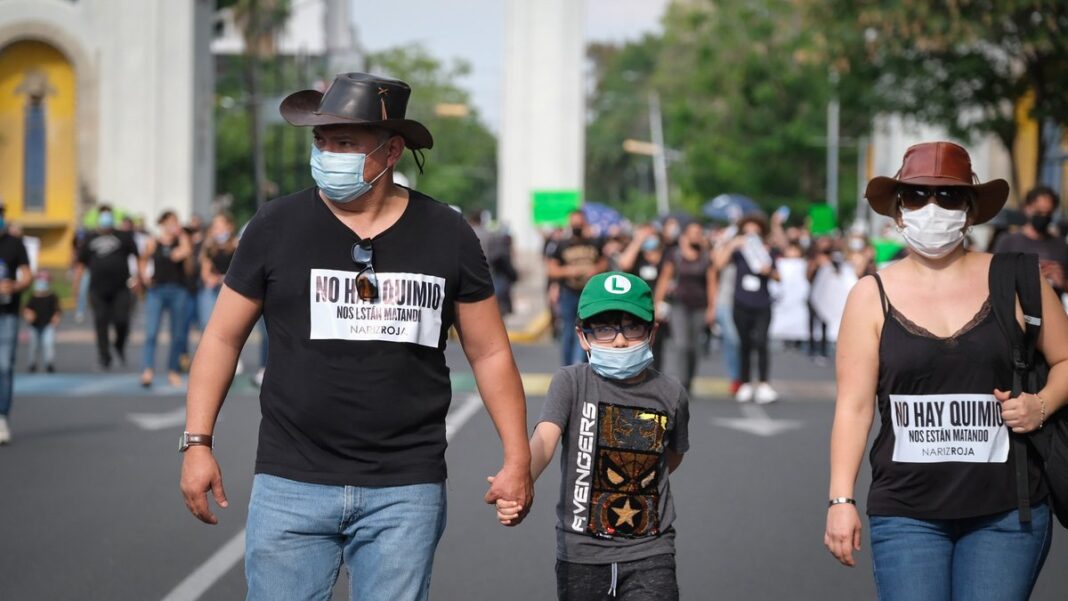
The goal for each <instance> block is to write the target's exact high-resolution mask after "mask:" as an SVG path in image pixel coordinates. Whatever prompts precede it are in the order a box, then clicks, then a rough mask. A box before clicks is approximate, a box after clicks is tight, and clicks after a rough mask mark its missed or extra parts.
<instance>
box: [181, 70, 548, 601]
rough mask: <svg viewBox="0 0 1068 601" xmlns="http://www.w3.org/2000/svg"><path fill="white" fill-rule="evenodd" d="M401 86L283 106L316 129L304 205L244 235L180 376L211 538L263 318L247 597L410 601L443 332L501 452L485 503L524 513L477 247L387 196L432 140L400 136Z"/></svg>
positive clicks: (383, 82)
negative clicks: (231, 405) (339, 583)
mask: <svg viewBox="0 0 1068 601" xmlns="http://www.w3.org/2000/svg"><path fill="white" fill-rule="evenodd" d="M410 93H411V89H410V88H409V87H408V85H407V84H405V83H404V82H401V81H397V80H394V79H387V78H383V77H377V76H373V75H367V74H363V73H347V74H342V75H338V76H337V77H335V79H334V81H333V83H332V84H331V85H330V87H329V88H328V89H327V90H326V92H325V93H323V92H319V91H316V90H304V91H300V92H297V93H295V94H291V95H289V96H287V97H286V98H285V99H284V100H283V101H282V104H281V112H282V116H283V117H284V118H285V119H286V120H287V121H288V122H289V123H291V124H293V125H297V126H310V127H312V128H313V129H312V135H313V136H314V144H313V146H312V151H311V160H310V166H311V173H312V177H313V178H314V180H315V182H316V187H314V188H309V189H306V190H303V191H300V192H297V193H295V194H291V195H289V196H285V197H282V198H276V199H274V200H271V201H270V202H268V203H266V204H265V205H263V206H262V207H260V209H259V211H257V213H256V215H255V216H254V217H253V218H252V220H251V221H250V222H249V224H248V226H247V228H246V229H245V232H244V234H243V235H242V237H241V243H240V245H239V246H238V248H237V252H236V254H235V255H234V259H233V262H232V263H231V264H230V268H229V269H228V270H227V272H226V278H225V281H224V285H223V288H222V291H221V292H220V293H219V298H218V302H217V303H216V305H215V310H214V313H213V318H212V319H211V321H210V322H209V323H208V332H207V334H206V335H205V336H204V338H203V340H202V341H201V344H200V348H199V349H198V351H197V354H196V356H195V358H194V361H193V370H192V373H191V375H190V382H189V398H188V402H187V411H186V415H187V418H186V432H185V434H184V435H183V451H185V457H184V459H183V464H182V480H181V488H182V493H183V495H184V497H185V501H186V505H187V507H188V508H189V510H190V512H191V513H193V515H194V516H196V517H197V518H198V519H200V520H202V521H204V522H206V523H216V521H217V520H216V518H215V516H214V515H213V513H212V512H211V511H210V510H209V508H208V501H207V493H208V492H209V491H210V492H212V493H213V494H214V497H215V500H216V502H218V503H220V504H221V505H222V506H223V507H225V506H226V497H225V494H224V493H223V489H222V476H221V474H220V472H219V466H218V463H217V462H216V460H215V457H214V456H213V455H212V445H213V443H214V438H213V434H214V428H215V421H216V418H217V416H218V414H219V410H220V408H221V406H222V403H223V399H224V397H225V395H226V391H227V388H228V385H229V383H230V381H231V378H232V377H233V373H234V367H235V366H236V364H237V358H238V354H239V352H240V349H241V347H242V346H243V344H244V342H245V340H246V339H247V337H248V334H249V331H250V330H251V329H252V327H253V325H254V324H255V323H256V320H257V319H258V318H259V317H260V316H261V315H262V316H263V317H264V319H265V321H266V324H267V331H268V333H269V335H270V341H271V343H270V349H269V353H270V356H269V358H268V365H269V368H268V370H267V372H266V376H265V378H264V381H263V387H262V388H261V391H260V403H261V413H262V416H263V418H262V423H261V424H260V429H259V444H258V446H257V459H256V475H255V478H254V480H253V484H252V498H251V500H250V502H249V511H248V523H247V528H246V530H247V534H246V539H245V574H246V577H247V579H248V597H249V599H256V600H257V601H263V600H270V599H278V600H290V599H323V598H328V597H329V596H330V591H331V590H332V589H333V587H334V583H335V580H336V579H337V576H338V568H339V565H340V562H342V561H344V563H345V566H346V567H347V569H348V573H349V583H350V584H349V597H350V598H351V599H357V598H359V599H360V600H361V601H377V600H382V601H387V600H388V601H422V600H425V599H426V598H427V595H428V593H429V588H430V576H431V568H432V565H433V559H434V551H435V549H436V548H437V544H438V541H439V540H440V538H441V535H442V532H443V530H444V528H445V513H446V512H445V505H446V488H445V476H446V469H445V447H446V446H447V445H446V438H445V416H446V414H447V413H448V410H449V404H450V402H451V399H452V391H451V386H450V383H449V367H448V366H447V364H446V361H445V353H444V351H445V346H446V343H447V340H448V331H449V329H450V328H451V327H452V326H453V325H455V326H456V328H457V331H458V332H459V333H460V340H461V345H462V347H463V350H464V353H465V355H466V356H467V359H468V361H469V363H470V365H471V368H472V371H473V372H474V375H475V380H476V382H477V385H478V387H479V390H480V391H481V394H482V399H483V402H484V403H485V405H486V408H487V409H488V411H489V414H490V417H491V418H492V419H493V422H494V425H495V426H496V429H497V432H498V433H499V436H500V438H501V441H502V443H503V446H504V465H503V467H502V468H501V470H500V471H499V472H498V473H497V475H496V477H495V481H494V483H493V484H492V486H491V487H490V490H489V491H488V492H487V493H486V495H485V498H484V500H485V501H486V502H487V503H490V504H493V503H495V502H496V501H497V500H498V499H508V500H514V501H517V502H519V503H520V504H521V505H522V506H523V507H524V508H529V507H530V503H531V502H532V500H533V497H532V482H531V479H530V448H529V446H528V443H527V438H526V431H527V430H526V424H527V421H526V403H525V399H524V396H523V387H522V383H521V381H520V379H519V372H518V370H517V369H516V366H515V360H514V358H513V356H512V353H511V348H510V347H509V345H508V336H507V333H506V331H505V329H504V323H503V321H502V320H501V317H500V313H499V312H498V310H497V302H496V300H495V299H494V298H493V283H492V281H491V279H490V274H489V269H488V267H487V265H486V260H485V257H483V255H482V250H481V248H480V247H479V243H478V238H477V237H476V236H475V234H474V232H473V231H472V230H471V227H470V226H469V225H468V224H467V223H466V222H465V221H464V219H463V217H462V216H461V215H459V214H458V213H456V212H455V211H453V210H452V209H451V208H450V207H449V206H448V205H447V204H444V203H441V202H438V201H436V200H434V199H432V198H430V197H428V196H426V195H424V194H421V193H420V192H417V191H415V190H411V189H408V188H405V187H402V186H398V185H396V184H394V183H393V173H394V169H395V167H396V164H397V162H398V161H400V159H401V157H402V155H403V153H404V150H405V148H410V149H411V150H412V153H413V155H415V158H416V161H417V164H419V165H422V162H423V161H424V160H425V159H424V158H423V154H422V152H421V151H422V150H423V149H427V148H430V147H431V146H432V145H433V138H432V137H431V135H430V132H429V131H427V129H426V128H425V127H424V126H423V125H422V124H421V123H419V122H417V121H414V120H411V119H405V117H404V115H405V110H406V107H407V102H408V96H409V94H410Z"/></svg>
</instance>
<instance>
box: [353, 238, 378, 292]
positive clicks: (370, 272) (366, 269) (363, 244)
mask: <svg viewBox="0 0 1068 601" xmlns="http://www.w3.org/2000/svg"><path fill="white" fill-rule="evenodd" d="M374 258H375V251H374V249H373V248H371V241H370V240H360V241H359V242H357V243H355V244H353V245H352V262H353V263H355V264H356V267H357V268H358V269H359V270H360V271H359V272H358V273H357V274H356V294H357V295H359V297H360V300H374V299H376V298H378V275H376V274H375V268H374V266H373V265H372V262H373V261H374Z"/></svg>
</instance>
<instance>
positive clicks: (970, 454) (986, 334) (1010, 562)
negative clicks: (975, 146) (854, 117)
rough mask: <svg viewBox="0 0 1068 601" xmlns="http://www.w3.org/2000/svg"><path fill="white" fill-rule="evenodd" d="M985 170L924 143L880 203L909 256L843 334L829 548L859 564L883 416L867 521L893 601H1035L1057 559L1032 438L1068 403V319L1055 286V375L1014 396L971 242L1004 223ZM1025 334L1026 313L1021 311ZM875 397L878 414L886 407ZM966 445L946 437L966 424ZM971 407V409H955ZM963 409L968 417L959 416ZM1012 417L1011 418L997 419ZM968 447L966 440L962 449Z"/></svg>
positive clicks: (864, 295)
mask: <svg viewBox="0 0 1068 601" xmlns="http://www.w3.org/2000/svg"><path fill="white" fill-rule="evenodd" d="M974 177H975V176H974V174H973V173H972V167H971V159H970V157H969V156H968V153H967V151H965V150H964V149H963V148H961V147H960V146H957V145H956V144H951V143H949V142H933V143H925V144H918V145H916V146H913V147H911V148H909V149H908V151H907V152H906V153H905V157H904V161H903V164H902V167H901V170H900V171H898V175H897V176H895V177H894V178H888V177H877V178H875V179H873V180H872V181H871V182H869V183H868V188H867V192H866V194H865V196H866V197H867V199H868V201H869V202H870V203H871V206H872V208H873V209H874V210H875V211H876V212H877V213H880V214H882V215H886V216H887V217H891V218H893V219H895V220H896V221H897V224H898V227H899V229H900V230H901V233H902V236H903V237H904V238H905V240H906V242H907V243H908V245H909V249H910V251H911V252H910V253H909V255H908V256H907V257H906V258H904V259H902V260H900V261H898V262H896V263H894V264H893V265H891V266H890V267H887V268H886V269H884V270H883V271H882V272H881V273H879V274H876V275H875V276H873V277H865V278H863V279H861V280H860V281H859V282H858V283H857V285H856V286H854V288H853V290H852V291H851V292H850V294H849V300H848V301H847V303H846V307H845V313H844V315H843V318H842V326H841V330H840V332H839V336H838V365H837V372H838V400H837V406H836V408H835V417H834V427H833V429H832V433H831V466H830V467H831V483H830V502H829V508H828V510H827V530H826V534H825V535H824V544H825V545H826V546H827V548H828V549H829V550H830V551H831V553H832V554H833V555H834V556H835V557H836V558H837V559H838V560H839V561H841V562H842V563H843V564H844V565H847V566H852V565H855V561H854V558H853V553H854V552H855V551H857V550H859V549H860V543H861V522H860V517H859V515H858V512H857V509H856V502H855V501H854V500H853V489H854V484H855V481H856V478H857V472H858V470H859V468H860V462H861V458H862V456H863V454H864V449H865V446H866V444H867V440H868V432H869V430H870V429H871V423H872V418H873V414H874V412H875V409H876V407H877V408H878V411H879V421H880V431H879V435H878V436H877V437H876V439H875V443H874V445H873V447H872V450H871V455H870V457H871V463H872V484H871V490H870V492H869V495H868V503H867V511H868V515H869V521H870V527H871V546H872V559H873V564H874V568H875V586H876V589H877V591H878V595H879V598H880V599H882V600H884V601H897V600H903V601H904V600H907V601H916V600H921V601H926V600H932V601H950V600H958V601H959V600H962V599H968V600H971V599H998V600H999V601H1000V600H1005V601H1022V600H1025V599H1027V598H1028V597H1029V596H1030V593H1031V589H1032V587H1033V586H1034V582H1035V580H1036V579H1037V577H1038V573H1039V570H1040V569H1041V567H1042V564H1043V562H1044V561H1045V557H1046V553H1047V551H1048V550H1049V544H1050V535H1051V520H1050V509H1049V505H1048V504H1047V503H1046V497H1047V495H1048V492H1047V490H1046V487H1045V484H1044V483H1043V481H1042V475H1041V474H1042V472H1041V467H1040V466H1039V465H1038V463H1037V461H1036V460H1035V455H1034V454H1030V455H1029V456H1030V458H1031V460H1032V461H1031V465H1030V469H1029V470H1027V471H1028V472H1029V474H1028V482H1026V483H1025V484H1026V485H1027V488H1028V489H1029V494H1030V498H1031V501H1032V503H1033V506H1032V508H1031V520H1030V522H1026V523H1021V521H1020V514H1019V512H1018V510H1017V488H1016V484H1017V481H1016V472H1015V464H1014V461H1015V454H1014V450H1013V449H1012V446H1013V445H1011V444H1010V442H1009V437H1010V433H1009V429H1010V428H1011V430H1012V432H1015V433H1017V434H1024V433H1027V432H1032V431H1034V430H1035V429H1037V428H1039V427H1041V425H1042V424H1043V420H1044V419H1048V417H1049V416H1050V415H1051V414H1053V413H1054V412H1055V411H1057V410H1058V409H1059V408H1060V407H1062V406H1063V405H1064V403H1065V399H1066V397H1068V318H1066V317H1065V314H1064V310H1063V309H1062V308H1061V307H1060V303H1059V302H1058V301H1057V299H1056V297H1055V296H1054V295H1053V292H1052V290H1051V289H1050V288H1049V286H1048V284H1046V283H1044V282H1043V283H1042V329H1041V335H1040V336H1039V339H1038V349H1039V350H1040V351H1041V352H1042V353H1043V354H1044V355H1045V357H1046V359H1047V360H1048V362H1049V364H1050V366H1051V370H1050V373H1049V380H1048V383H1047V384H1046V386H1045V387H1044V388H1043V389H1042V390H1041V391H1039V392H1038V393H1037V394H1027V393H1025V394H1022V395H1020V397H1018V398H1015V399H1010V398H1009V393H1008V392H1003V390H1006V389H1007V388H1008V387H1009V386H1010V384H1011V382H1012V364H1011V361H1010V353H1009V348H1010V347H1009V344H1008V341H1007V340H1006V339H1005V334H1004V333H1003V332H1002V330H1001V328H1000V326H999V325H998V323H997V319H996V315H994V314H993V311H992V305H991V301H990V290H989V286H988V282H989V274H990V265H991V259H992V256H993V255H990V254H987V253H977V252H970V251H968V250H966V249H965V248H964V245H963V240H964V234H965V230H966V229H967V228H968V227H970V226H971V225H974V224H979V223H983V222H985V221H987V220H989V219H991V218H993V217H994V215H996V214H997V212H998V211H999V210H1000V209H1001V207H1002V206H1003V205H1004V204H1005V199H1006V197H1007V195H1008V190H1009V187H1008V184H1007V183H1006V182H1005V181H1004V180H994V181H991V182H987V183H985V184H973V182H974V181H978V180H975V179H974ZM1017 321H1018V322H1019V323H1020V325H1021V327H1022V324H1023V314H1022V313H1020V312H1019V309H1017ZM873 399H874V402H873ZM962 399H967V400H966V401H964V402H967V403H969V404H971V407H972V408H973V411H974V413H973V414H972V415H973V416H981V415H984V414H985V415H988V416H994V417H995V418H990V419H987V420H983V419H982V418H981V417H972V418H971V420H970V423H971V425H972V427H970V428H967V429H963V430H961V429H959V428H958V430H956V432H963V433H964V434H967V435H968V438H967V439H964V438H960V437H958V438H956V439H954V438H942V439H941V440H940V441H937V442H933V441H935V435H938V436H941V435H942V433H943V432H944V433H949V432H950V430H949V429H943V427H939V426H940V424H945V426H946V427H948V426H949V425H950V424H954V423H957V424H959V423H961V419H960V415H961V412H962V411H964V409H961V403H962ZM954 407H956V409H954ZM955 411H956V417H954V412H955ZM997 416H1000V418H997ZM949 440H953V441H954V442H948V441H949Z"/></svg>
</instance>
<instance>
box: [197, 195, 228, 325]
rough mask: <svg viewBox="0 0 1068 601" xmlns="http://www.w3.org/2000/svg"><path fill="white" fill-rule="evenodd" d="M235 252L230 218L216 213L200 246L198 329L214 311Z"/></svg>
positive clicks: (205, 323)
mask: <svg viewBox="0 0 1068 601" xmlns="http://www.w3.org/2000/svg"><path fill="white" fill-rule="evenodd" d="M235 252H237V236H236V235H235V228H234V218H233V217H231V216H230V215H229V214H227V213H219V214H218V215H216V216H215V217H213V218H212V220H211V227H210V228H208V236H207V237H206V238H205V240H204V247H203V250H202V251H201V253H200V268H199V270H198V272H197V273H198V274H199V276H200V282H201V288H200V296H199V298H198V299H197V302H198V303H199V305H200V306H199V307H198V308H197V314H198V316H199V317H200V321H201V324H202V327H204V328H207V325H208V319H209V318H210V317H211V312H212V310H213V309H214V308H215V301H216V299H218V298H219V291H220V290H222V285H223V278H224V277H226V272H227V271H228V270H229V269H230V262H231V261H233V259H234V253H235Z"/></svg>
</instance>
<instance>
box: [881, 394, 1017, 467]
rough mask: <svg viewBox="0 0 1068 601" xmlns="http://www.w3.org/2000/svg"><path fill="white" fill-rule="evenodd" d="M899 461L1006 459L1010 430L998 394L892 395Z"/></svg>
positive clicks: (965, 461) (891, 410)
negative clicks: (1002, 415)
mask: <svg viewBox="0 0 1068 601" xmlns="http://www.w3.org/2000/svg"><path fill="white" fill-rule="evenodd" d="M890 415H891V417H892V421H893V427H894V461H896V462H898V463H946V462H960V463H1005V462H1006V461H1008V459H1009V429H1008V428H1006V427H1005V424H1004V422H1002V420H1001V406H1000V404H999V403H998V401H997V399H996V398H994V395H992V394H891V395H890Z"/></svg>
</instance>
